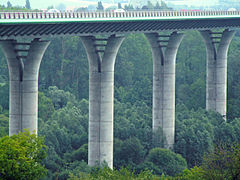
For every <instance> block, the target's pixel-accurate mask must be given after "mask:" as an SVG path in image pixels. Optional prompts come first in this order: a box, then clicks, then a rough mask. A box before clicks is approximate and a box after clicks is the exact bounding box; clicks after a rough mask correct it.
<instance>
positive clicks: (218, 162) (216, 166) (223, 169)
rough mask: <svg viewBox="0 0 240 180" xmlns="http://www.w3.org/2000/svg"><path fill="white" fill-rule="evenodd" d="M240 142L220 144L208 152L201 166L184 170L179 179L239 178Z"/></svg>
mask: <svg viewBox="0 0 240 180" xmlns="http://www.w3.org/2000/svg"><path fill="white" fill-rule="evenodd" d="M239 178H240V144H235V145H231V146H226V145H218V146H217V147H216V148H215V150H214V152H211V153H209V154H207V155H206V156H205V158H204V160H203V163H202V165H201V166H199V167H197V166H195V167H194V168H191V169H190V170H184V171H183V174H182V175H181V176H179V177H178V178H177V179H185V180H192V179H196V180H201V179H226V180H228V179H229V180H232V179H239Z"/></svg>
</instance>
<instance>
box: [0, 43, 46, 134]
mask: <svg viewBox="0 0 240 180" xmlns="http://www.w3.org/2000/svg"><path fill="white" fill-rule="evenodd" d="M0 44H1V45H2V49H3V52H4V54H5V56H6V59H7V63H8V69H9V81H10V82H9V84H10V90H9V96H10V97H9V135H10V136H11V135H13V134H17V133H18V132H21V131H23V130H24V129H29V131H30V132H33V131H35V133H37V131H38V72H39V67H40V63H41V60H42V57H43V54H44V52H45V50H46V48H47V47H48V45H49V42H48V41H40V40H38V39H35V40H33V41H32V42H31V43H18V42H17V41H15V40H7V41H0ZM26 46H27V47H26ZM22 52H23V53H24V54H25V55H21V53H22Z"/></svg>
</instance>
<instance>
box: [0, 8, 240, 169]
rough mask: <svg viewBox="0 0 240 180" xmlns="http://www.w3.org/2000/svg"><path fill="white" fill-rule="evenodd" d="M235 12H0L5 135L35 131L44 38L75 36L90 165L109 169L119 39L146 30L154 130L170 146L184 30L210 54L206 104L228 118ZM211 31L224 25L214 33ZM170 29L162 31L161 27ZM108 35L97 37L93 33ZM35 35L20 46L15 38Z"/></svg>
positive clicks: (238, 17) (238, 16)
mask: <svg viewBox="0 0 240 180" xmlns="http://www.w3.org/2000/svg"><path fill="white" fill-rule="evenodd" d="M232 28H240V11H128V12H124V13H114V12H64V13H43V12H0V45H1V46H2V49H3V52H4V54H5V56H6V59H7V62H8V67H9V81H10V101H9V105H10V108H9V109H10V112H9V119H10V123H9V135H13V134H17V133H18V132H20V131H23V130H24V129H29V130H30V131H31V132H33V131H35V133H37V129H38V124H37V118H38V117H37V114H38V72H39V67H40V63H41V59H42V57H43V54H44V52H45V50H46V48H47V47H48V45H49V41H44V40H41V39H49V37H61V36H78V37H80V39H81V41H82V43H83V45H84V47H85V49H86V52H87V56H88V62H89V149H88V150H89V151H88V164H89V165H90V166H93V165H99V164H101V163H103V162H106V163H107V164H108V166H109V167H111V168H112V167H113V100H114V64H115V59H116V55H117V52H118V50H119V47H120V46H121V43H122V42H123V40H124V36H125V35H126V34H129V33H144V34H145V35H146V37H147V39H148V41H149V43H150V45H151V48H152V56H153V131H157V129H159V128H160V127H161V129H162V133H163V135H164V136H165V138H166V142H165V144H164V147H165V148H169V149H171V148H173V144H174V133H175V132H174V131H175V64H176V54H177V51H178V47H179V45H180V43H181V41H182V39H183V34H182V33H178V32H180V31H185V30H198V31H200V33H201V35H202V37H203V39H204V42H205V45H206V52H207V90H206V109H207V110H214V111H216V112H219V113H220V114H221V115H222V116H223V117H226V85H227V83H226V79H227V51H228V47H229V44H230V42H231V39H232V37H233V35H234V31H233V30H229V29H232ZM213 29H226V30H225V31H223V32H213V31H212V30H213ZM163 31H165V32H166V31H168V32H172V33H171V34H169V35H160V34H159V33H160V32H163ZM103 36H104V37H106V36H107V38H98V37H103ZM25 38H26V39H33V40H32V41H31V42H30V43H22V42H20V41H17V40H16V39H25Z"/></svg>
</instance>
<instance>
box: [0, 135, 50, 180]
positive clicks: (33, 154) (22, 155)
mask: <svg viewBox="0 0 240 180" xmlns="http://www.w3.org/2000/svg"><path fill="white" fill-rule="evenodd" d="M43 143H44V139H43V138H41V137H37V135H35V134H30V133H29V132H28V131H27V132H22V133H19V134H18V135H13V136H11V137H9V136H5V137H2V138H1V139H0V179H22V180H23V179H28V178H29V177H31V179H39V178H40V177H42V176H44V175H45V174H46V171H47V170H46V169H45V168H44V166H43V165H41V162H42V160H43V159H44V158H45V157H46V155H47V154H46V146H45V145H43Z"/></svg>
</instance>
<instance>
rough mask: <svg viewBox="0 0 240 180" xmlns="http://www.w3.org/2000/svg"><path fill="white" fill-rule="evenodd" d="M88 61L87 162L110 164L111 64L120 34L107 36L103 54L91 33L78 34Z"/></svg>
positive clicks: (112, 81) (119, 43) (111, 129)
mask: <svg viewBox="0 0 240 180" xmlns="http://www.w3.org/2000/svg"><path fill="white" fill-rule="evenodd" d="M80 39H81V40H82V42H83V45H84V47H85V49H86V52H87V56H88V61H89V139H88V141H89V143H88V164H89V165H90V166H94V165H99V164H101V163H103V162H106V163H107V164H108V166H109V167H110V168H113V100H114V95H113V93H114V64H115V59H116V55H117V52H118V49H119V48H120V45H121V43H122V41H123V40H124V37H116V36H110V37H109V38H108V39H107V40H106V41H107V44H106V48H105V50H104V52H103V53H104V54H103V57H101V56H100V54H99V53H100V51H98V48H97V46H96V44H97V41H96V39H95V37H94V36H90V37H80Z"/></svg>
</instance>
